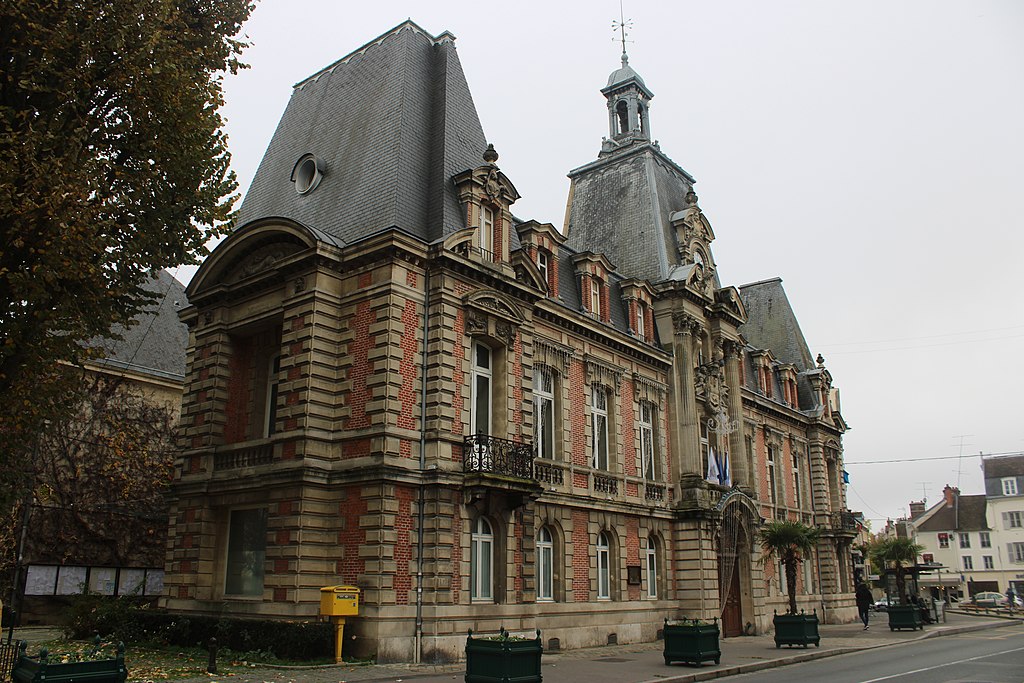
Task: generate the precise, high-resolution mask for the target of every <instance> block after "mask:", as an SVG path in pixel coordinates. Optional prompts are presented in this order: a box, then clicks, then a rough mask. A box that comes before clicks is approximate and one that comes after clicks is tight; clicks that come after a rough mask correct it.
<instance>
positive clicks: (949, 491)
mask: <svg viewBox="0 0 1024 683" xmlns="http://www.w3.org/2000/svg"><path fill="white" fill-rule="evenodd" d="M942 495H943V496H945V498H946V507H948V508H951V507H953V504H954V503H955V502H956V499H957V498H959V497H960V489H958V488H956V487H955V486H950V485H949V484H946V488H944V489H942Z"/></svg>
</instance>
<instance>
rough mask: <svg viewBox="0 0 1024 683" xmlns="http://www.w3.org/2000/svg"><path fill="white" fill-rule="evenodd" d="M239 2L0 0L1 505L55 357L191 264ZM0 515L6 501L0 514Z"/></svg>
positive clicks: (230, 189)
mask: <svg viewBox="0 0 1024 683" xmlns="http://www.w3.org/2000/svg"><path fill="white" fill-rule="evenodd" d="M251 10H252V5H251V3H250V0H108V1H106V2H88V1H85V0H65V1H61V2H53V1H52V0H11V1H10V2H4V3H2V4H0V401H2V404H3V405H4V411H2V413H0V505H2V506H3V507H7V506H9V505H10V504H11V503H12V501H13V500H16V499H17V498H18V497H19V492H20V490H22V488H23V487H24V486H25V485H26V484H27V482H28V479H27V477H26V472H25V468H23V467H21V466H20V465H21V463H24V462H26V460H27V459H28V458H29V457H30V455H31V452H32V450H33V448H34V447H35V444H36V441H37V440H38V438H39V435H40V434H41V433H42V431H43V425H44V421H46V420H50V421H51V422H52V421H53V419H54V417H55V416H57V415H58V414H59V410H60V405H61V400H62V399H61V397H62V396H63V395H64V394H65V393H66V390H65V388H64V387H63V386H62V385H61V380H60V378H61V377H62V376H63V373H61V372H59V371H56V370H55V368H56V367H57V366H58V365H59V364H62V363H71V364H77V363H79V362H80V361H82V360H83V359H84V358H86V357H88V356H89V355H90V354H91V353H93V351H92V350H91V348H90V346H89V345H88V344H87V343H86V342H87V341H88V340H90V339H93V338H97V337H104V336H107V335H109V333H110V330H111V329H113V328H115V327H116V326H117V325H127V324H129V323H130V321H131V320H132V318H133V317H134V316H135V315H136V314H137V313H139V311H140V310H142V308H143V307H145V306H146V305H147V304H148V303H150V302H151V301H152V295H151V294H150V293H148V292H147V291H146V290H145V289H144V288H143V284H144V283H145V282H146V281H147V280H149V278H150V277H151V275H152V273H153V272H156V271H158V270H160V269H163V268H167V267H173V266H176V265H180V264H186V263H196V262H198V261H199V260H200V259H201V258H202V257H203V256H204V255H205V254H206V248H205V246H204V245H205V244H206V243H207V241H208V240H209V239H210V238H211V237H212V236H215V235H218V234H221V233H222V232H223V231H225V230H226V228H227V226H228V225H229V223H230V219H231V212H232V206H233V204H234V200H235V195H234V193H235V190H236V186H237V184H236V182H235V178H234V175H233V174H232V173H231V171H230V170H229V159H230V158H229V154H228V149H227V140H226V136H225V135H224V133H223V131H222V130H221V127H222V123H223V121H222V118H221V115H220V112H219V109H220V106H221V104H222V100H223V92H222V79H223V76H224V74H225V73H233V72H235V71H236V70H237V69H238V68H240V67H241V66H242V65H241V64H240V63H239V61H238V59H239V56H240V53H241V50H242V49H243V48H244V47H245V45H244V43H243V42H242V41H241V40H240V39H239V38H237V37H236V36H237V35H238V34H239V31H240V29H241V26H242V23H243V22H244V21H245V20H246V19H247V18H248V16H249V13H250V12H251ZM0 509H2V508H0Z"/></svg>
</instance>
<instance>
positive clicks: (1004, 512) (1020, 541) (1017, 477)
mask: <svg viewBox="0 0 1024 683" xmlns="http://www.w3.org/2000/svg"><path fill="white" fill-rule="evenodd" d="M981 468H982V471H983V472H984V473H985V497H986V498H987V500H988V510H987V515H986V516H987V520H988V525H989V526H990V527H991V529H992V548H991V552H990V553H989V556H990V558H991V562H992V570H993V571H991V572H989V573H988V574H989V575H991V576H992V580H994V581H997V582H998V584H999V588H998V589H996V588H993V589H992V590H998V591H999V592H1000V593H1005V592H1006V589H1007V588H1008V587H1010V586H1011V585H1012V586H1013V591H1014V592H1015V593H1016V594H1017V595H1018V596H1020V595H1021V594H1022V593H1024V454H1017V455H1004V456H997V457H991V458H982V461H981Z"/></svg>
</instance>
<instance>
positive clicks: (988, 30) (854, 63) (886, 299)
mask: <svg viewBox="0 0 1024 683" xmlns="http://www.w3.org/2000/svg"><path fill="white" fill-rule="evenodd" d="M625 17H626V18H627V20H629V19H631V20H632V23H633V27H632V29H631V30H630V35H629V40H630V41H632V42H629V43H628V44H627V50H628V52H629V59H630V65H631V66H632V67H633V68H634V69H636V70H637V72H638V73H639V74H640V75H641V77H642V78H643V79H644V81H645V82H646V84H647V86H648V87H649V88H650V89H651V90H652V91H653V92H654V95H655V97H654V99H653V101H652V106H651V114H650V116H651V133H652V136H653V137H654V138H655V139H657V140H659V141H660V143H661V148H662V150H663V151H664V152H665V153H667V154H668V155H669V156H670V157H671V158H672V159H673V160H674V161H675V162H676V163H678V164H679V165H680V166H682V167H683V168H685V169H686V170H687V171H688V172H690V173H691V174H692V175H693V176H694V177H695V178H696V179H697V185H696V191H697V193H698V195H699V196H700V206H701V208H702V209H703V210H704V213H705V215H706V216H707V217H708V218H709V220H710V221H711V224H712V226H713V227H714V230H715V234H716V236H717V239H716V241H715V243H714V244H713V245H712V248H713V250H714V253H715V259H716V261H717V264H718V267H719V273H720V276H721V278H722V282H723V284H725V285H736V286H738V285H742V284H745V283H748V282H755V281H757V280H762V279H766V278H771V277H781V278H782V279H783V282H784V286H785V289H786V292H787V294H788V296H789V299H790V301H791V303H792V305H793V307H794V309H795V310H796V314H797V317H798V318H799V321H800V324H801V326H802V328H803V332H804V335H805V337H806V338H807V341H808V343H809V345H810V347H811V351H812V353H813V354H815V355H816V354H818V353H821V354H822V355H824V356H825V358H826V364H827V367H828V369H829V370H830V371H831V373H832V375H833V378H834V380H835V385H836V386H838V387H839V388H840V390H841V397H842V412H843V415H844V417H845V418H846V420H847V421H848V422H849V424H850V426H851V427H852V429H851V431H850V432H848V433H847V435H846V438H845V441H844V444H845V457H846V463H847V465H846V469H847V470H848V471H849V472H850V486H849V489H848V500H849V505H850V507H851V508H852V509H854V510H863V511H864V513H865V514H866V516H867V517H868V518H871V519H872V520H873V527H874V528H875V529H876V530H877V529H878V528H880V526H881V523H882V522H884V518H886V517H890V516H892V517H895V516H900V515H903V514H905V512H906V508H907V504H908V502H909V501H910V500H911V499H914V500H919V499H921V498H922V496H926V497H927V499H928V502H929V504H932V503H934V502H936V501H937V500H938V499H939V497H940V495H941V490H942V487H943V486H944V485H945V484H947V483H949V484H953V485H956V484H957V482H959V484H960V488H961V491H962V492H963V493H965V494H967V493H980V492H982V490H983V487H982V479H981V470H980V459H979V458H978V457H977V454H978V453H979V452H982V451H983V452H985V453H1006V452H1017V451H1021V450H1024V414H1022V413H1024V401H1022V400H1021V398H1020V397H1021V393H1020V392H1021V390H1022V388H1024V381H1022V380H1024V315H1022V314H1024V302H1022V287H1021V279H1022V278H1021V272H1022V270H1024V267H1022V266H1024V221H1022V219H1021V212H1022V207H1021V199H1022V198H1024V193H1022V192H1021V189H1020V188H1021V187H1024V172H1022V167H1021V164H1022V162H1024V132H1022V131H1024V2H1017V1H1015V0H1006V1H1004V2H995V1H993V2H979V1H974V2H949V1H943V0H920V1H914V2H911V1H897V0H859V1H858V2H849V1H848V0H847V1H841V2H840V1H823V0H814V1H811V0H806V1H803V2H767V1H764V0H749V1H746V2H740V1H724V0H715V1H713V2H710V1H707V0H703V1H700V2H698V1H696V0H686V1H678V0H677V1H674V2H671V3H669V2H652V1H650V0H648V1H645V2H638V1H636V0H627V1H626V3H625ZM406 18H412V19H413V20H414V21H416V22H417V23H418V24H419V25H420V26H422V27H423V28H424V29H425V30H426V31H428V32H430V33H432V34H434V35H437V34H439V33H441V32H442V31H445V30H448V31H451V32H452V33H453V34H455V36H456V38H457V40H456V46H457V47H458V51H459V55H460V59H461V61H462V66H463V68H464V70H465V72H466V77H467V79H468V81H469V87H470V90H471V91H472V93H473V97H474V100H475V102H476V106H477V110H478V111H479V113H480V119H481V122H482V124H483V128H484V132H485V134H486V135H487V139H488V141H490V142H492V143H493V144H494V145H495V147H496V148H497V150H498V153H499V154H500V159H499V161H498V165H499V166H500V167H501V169H502V170H503V171H504V172H505V173H506V174H507V175H508V177H509V178H510V179H511V180H512V182H513V183H514V184H515V185H516V188H517V189H518V190H519V192H520V193H521V194H522V199H520V200H519V201H518V202H517V203H516V205H515V206H514V207H513V209H514V212H515V214H516V215H517V216H519V217H520V218H523V219H531V218H532V219H536V220H539V221H541V222H550V223H554V224H555V225H556V226H557V227H561V226H562V222H563V219H564V213H565V201H566V194H567V190H568V187H569V183H568V180H567V178H566V173H567V172H568V171H569V170H571V169H573V168H575V167H577V166H581V165H583V164H585V163H587V162H590V161H592V160H594V159H595V158H596V156H597V152H598V150H599V148H600V143H601V138H602V136H604V135H607V114H606V109H605V101H604V98H603V96H602V95H601V94H600V92H599V91H600V89H601V88H602V87H603V86H604V85H605V83H606V79H607V78H608V75H609V73H611V72H612V71H613V70H614V69H616V68H617V67H618V66H619V57H620V53H621V45H620V43H618V42H616V41H615V39H614V38H615V37H616V36H617V34H613V32H612V28H611V25H612V21H613V20H616V19H618V18H619V4H618V2H616V1H615V0H588V1H586V2H582V1H580V2H535V1H533V0H528V1H520V2H518V3H485V4H479V3H477V4H472V3H470V4H467V3H464V2H458V3H456V2H439V1H435V2H429V3H425V2H402V1H395V0H390V1H388V2H380V3H372V2H369V3H352V2H340V1H337V2H330V1H327V0H322V1H316V2H314V1H312V0H262V2H260V4H259V5H258V6H257V8H256V10H255V12H254V13H253V16H252V19H251V20H250V21H249V23H248V24H247V25H246V28H245V32H246V34H247V35H248V37H249V39H250V40H251V42H252V47H251V48H250V49H249V50H248V51H247V53H246V55H245V60H246V61H247V62H248V63H249V64H250V65H251V67H252V68H251V69H250V70H248V71H245V72H242V73H241V74H240V75H238V76H235V77H229V78H228V80H227V82H226V96H227V104H226V107H225V110H224V111H225V115H226V117H227V120H228V134H229V136H230V147H231V152H232V154H233V157H234V169H235V172H236V173H237V174H238V179H239V183H240V189H241V191H242V192H243V193H244V191H245V190H246V189H247V188H248V186H249V183H250V181H251V179H252V175H253V173H255V170H256V167H257V165H258V164H259V161H260V158H261V157H262V155H263V152H264V150H265V149H266V147H267V144H268V143H269V142H270V138H271V135H272V134H273V132H274V129H275V127H276V126H277V122H278V120H279V118H280V116H281V113H282V112H283V111H284V108H285V105H286V103H287V101H288V98H289V97H290V95H291V86H292V85H293V84H294V83H296V82H297V81H299V80H301V79H302V78H304V77H306V76H308V75H310V74H312V73H314V72H315V71H317V70H319V69H320V68H322V67H324V66H326V65H328V64H330V63H332V62H333V61H335V60H337V59H338V58H340V57H342V56H344V55H346V54H348V53H349V52H351V51H353V50H355V49H356V48H358V47H360V46H362V45H363V44H364V43H367V42H369V41H370V40H371V39H373V38H375V37H377V36H378V35H380V34H382V33H384V32H385V31H387V30H389V29H391V28H392V27H394V26H395V25H397V24H399V23H400V22H402V21H404V20H405V19H406ZM179 277H185V278H187V277H188V274H187V273H186V272H184V271H183V272H182V273H180V274H179ZM961 437H962V438H961ZM961 443H962V449H961ZM961 451H962V453H963V454H964V455H965V456H969V457H964V458H963V459H962V460H960V459H946V460H928V461H924V462H917V463H914V462H912V461H913V460H915V459H922V458H954V457H955V456H959V455H960V454H961ZM877 461H888V463H887V464H871V463H874V462H877Z"/></svg>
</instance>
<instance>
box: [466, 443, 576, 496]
mask: <svg viewBox="0 0 1024 683" xmlns="http://www.w3.org/2000/svg"><path fill="white" fill-rule="evenodd" d="M533 460H534V451H533V445H532V444H530V443H521V442H516V441H510V440H508V439H500V438H498V437H496V436H490V435H489V434H473V435H471V436H467V437H466V438H465V439H464V440H463V451H462V470H463V472H464V473H465V475H466V476H465V479H464V481H463V486H464V487H465V489H466V500H467V501H469V502H473V501H477V500H481V499H491V500H492V501H503V502H499V503H497V504H499V505H503V506H507V507H509V508H516V507H519V506H520V505H523V504H524V503H525V502H526V501H527V500H529V499H536V498H537V497H538V496H540V495H541V493H543V491H544V487H543V486H542V485H541V484H540V482H539V481H538V479H537V477H538V475H542V476H545V477H552V478H553V477H555V476H557V475H560V474H561V471H560V470H559V471H558V472H557V475H556V473H555V472H554V471H548V470H546V469H544V470H540V471H535V467H534V462H533Z"/></svg>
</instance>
